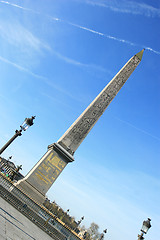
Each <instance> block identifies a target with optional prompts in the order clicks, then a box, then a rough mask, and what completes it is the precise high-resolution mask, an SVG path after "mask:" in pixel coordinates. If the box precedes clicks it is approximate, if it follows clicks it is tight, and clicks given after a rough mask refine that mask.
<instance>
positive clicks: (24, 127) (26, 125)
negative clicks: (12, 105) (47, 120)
mask: <svg viewBox="0 0 160 240" xmlns="http://www.w3.org/2000/svg"><path fill="white" fill-rule="evenodd" d="M34 119H35V116H32V117H31V118H25V120H24V122H23V123H22V124H21V126H20V130H16V131H15V134H14V135H13V137H12V138H11V139H10V140H9V141H8V142H7V143H6V144H5V145H4V146H3V147H2V148H1V149H0V154H2V153H3V152H4V150H5V149H6V148H7V147H8V146H9V145H10V144H11V143H12V142H13V141H14V140H15V139H16V138H17V137H18V136H21V135H22V131H26V130H27V129H28V128H29V127H30V126H32V125H33V120H34Z"/></svg>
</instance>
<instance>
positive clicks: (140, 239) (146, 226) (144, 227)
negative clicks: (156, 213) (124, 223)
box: [138, 218, 151, 240]
mask: <svg viewBox="0 0 160 240" xmlns="http://www.w3.org/2000/svg"><path fill="white" fill-rule="evenodd" d="M150 222H151V219H150V218H148V219H147V220H146V221H143V224H142V228H141V232H142V233H141V235H139V234H138V240H143V239H144V237H143V234H147V232H148V230H149V229H150V228H151V223H150Z"/></svg>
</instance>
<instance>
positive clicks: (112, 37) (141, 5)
mask: <svg viewBox="0 0 160 240" xmlns="http://www.w3.org/2000/svg"><path fill="white" fill-rule="evenodd" d="M0 3H4V4H8V5H11V6H13V7H18V8H21V9H23V10H27V11H30V12H33V13H35V14H41V15H44V16H46V17H49V18H51V19H52V20H54V21H59V22H64V23H66V24H69V25H72V26H74V27H77V28H80V29H83V30H86V31H89V32H91V33H93V34H98V35H99V36H102V37H106V38H108V39H112V40H115V41H118V42H121V43H125V44H128V45H130V46H139V47H141V48H144V46H142V45H139V44H136V43H133V42H131V41H128V40H125V39H120V38H118V37H115V36H110V35H107V34H105V33H101V32H98V31H96V30H93V29H90V28H86V27H84V26H81V25H77V24H75V23H71V22H68V21H65V20H62V19H60V18H57V17H51V16H49V15H45V14H42V13H40V12H36V11H34V10H32V9H29V8H24V7H22V6H19V5H17V4H13V3H10V2H5V1H0ZM86 3H90V4H91V3H92V5H93V4H94V5H96V4H98V2H95V1H86ZM106 3H107V2H106ZM110 3H111V2H110ZM114 3H115V2H114ZM116 3H117V2H116ZM124 3H127V4H129V2H127V1H124ZM134 4H135V3H134ZM134 4H133V2H131V4H129V5H130V7H133V6H134ZM101 5H102V6H103V5H104V3H101ZM138 6H139V7H141V8H142V7H143V9H144V8H146V9H148V11H149V10H150V11H151V10H152V12H153V11H155V12H157V13H158V16H160V9H155V8H153V7H151V6H149V5H146V4H139V5H137V9H138ZM110 8H111V9H114V8H113V6H112V7H110ZM115 9H117V8H115ZM125 12H129V10H125ZM130 13H133V11H131V10H130ZM148 16H151V15H149V14H148ZM145 49H146V50H148V51H151V52H153V53H155V54H158V55H160V52H159V51H156V50H154V49H153V48H151V47H145Z"/></svg>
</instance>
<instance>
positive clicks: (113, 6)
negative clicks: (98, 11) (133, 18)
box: [83, 0, 160, 17]
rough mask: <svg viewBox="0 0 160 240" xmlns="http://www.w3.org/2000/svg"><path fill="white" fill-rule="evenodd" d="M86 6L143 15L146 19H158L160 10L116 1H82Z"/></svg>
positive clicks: (146, 5) (134, 3)
mask: <svg viewBox="0 0 160 240" xmlns="http://www.w3.org/2000/svg"><path fill="white" fill-rule="evenodd" d="M83 2H85V3H86V4H89V5H92V6H98V7H104V8H108V9H109V10H111V11H114V12H119V13H126V14H134V15H143V16H146V17H160V8H155V7H153V6H151V5H148V4H145V3H139V2H135V1H134V2H132V1H125V0H123V1H116V0H114V1H113V0H99V1H97V0H84V1H83Z"/></svg>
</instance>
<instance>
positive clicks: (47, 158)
mask: <svg viewBox="0 0 160 240" xmlns="http://www.w3.org/2000/svg"><path fill="white" fill-rule="evenodd" d="M143 51H144V49H143V50H142V51H140V52H139V53H137V54H136V55H134V56H133V57H132V58H131V59H130V60H129V61H128V62H127V63H126V64H125V65H124V67H123V68H122V69H121V70H120V71H119V72H118V73H117V74H116V76H115V77H114V78H113V79H112V80H111V81H110V82H109V84H108V85H107V86H106V87H105V88H104V89H103V90H102V91H101V92H100V94H99V95H98V96H97V97H96V98H95V99H94V100H93V102H92V103H91V104H90V105H89V106H88V108H86V110H85V111H84V112H83V113H82V114H81V115H80V116H79V118H78V119H77V120H76V121H75V122H74V123H73V124H72V125H71V127H70V128H69V129H68V130H67V131H66V132H65V133H64V135H63V136H62V137H61V138H60V139H59V140H58V142H57V143H53V144H51V145H49V146H48V151H47V152H46V153H45V155H44V156H43V157H42V158H41V159H40V160H39V161H38V162H37V164H36V165H35V166H34V167H33V169H32V170H31V171H30V172H29V173H28V174H27V175H26V177H25V178H24V179H22V180H20V181H19V182H18V183H17V185H19V186H20V187H21V188H23V189H24V191H26V192H27V193H28V194H29V195H30V196H31V197H33V198H34V199H36V200H37V201H39V202H41V203H42V202H43V201H44V199H45V194H46V193H47V191H48V190H49V188H50V187H51V186H52V184H53V183H54V181H55V180H56V179H57V177H58V176H59V174H60V173H61V172H62V170H63V169H64V168H65V166H66V165H67V163H69V162H72V161H73V160H74V158H73V155H74V152H75V151H76V149H77V148H78V147H79V145H80V144H81V142H82V141H83V140H84V138H85V137H86V136H87V134H88V133H89V132H90V130H91V129H92V127H93V126H94V125H95V123H96V122H97V121H98V119H99V118H100V116H101V115H102V114H103V112H104V111H105V109H106V108H107V107H108V105H109V104H110V103H111V101H112V100H113V98H114V97H115V96H116V95H117V93H118V92H119V90H120V89H121V88H122V86H123V85H124V83H125V82H126V81H127V79H128V78H129V76H130V75H131V74H132V72H133V71H134V70H135V69H136V67H137V66H138V64H139V63H140V61H141V59H142V55H143Z"/></svg>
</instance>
